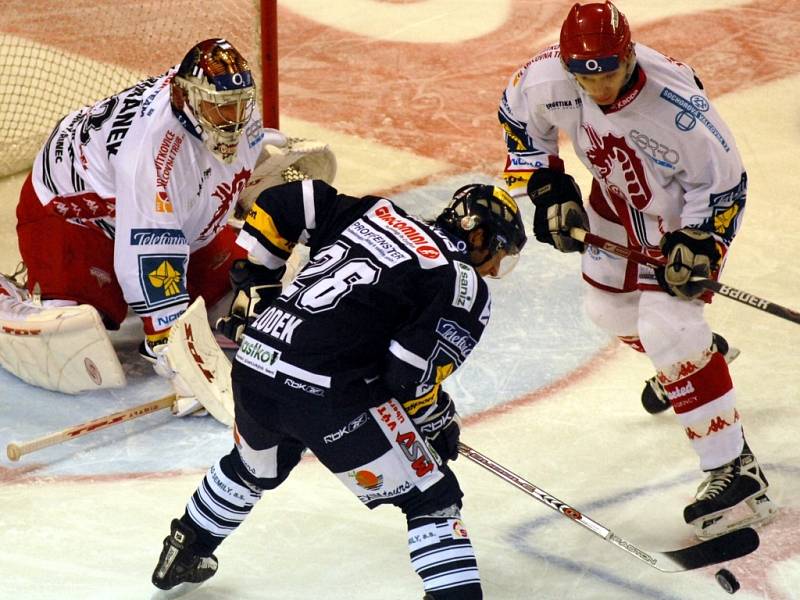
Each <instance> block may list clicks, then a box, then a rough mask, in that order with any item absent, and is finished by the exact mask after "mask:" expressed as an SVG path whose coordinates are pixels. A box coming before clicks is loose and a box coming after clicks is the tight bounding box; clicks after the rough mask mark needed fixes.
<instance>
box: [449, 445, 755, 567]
mask: <svg viewBox="0 0 800 600" xmlns="http://www.w3.org/2000/svg"><path fill="white" fill-rule="evenodd" d="M458 452H459V454H461V455H462V456H465V457H467V458H468V459H469V460H471V461H472V462H474V463H476V464H478V465H480V466H481V467H483V468H484V469H486V470H487V471H489V472H491V473H492V474H493V475H496V476H497V477H499V478H500V479H502V480H504V481H506V482H508V483H510V484H511V485H513V486H514V487H515V488H517V489H519V490H522V491H523V492H525V493H526V494H528V495H529V496H532V497H533V498H535V499H536V500H538V501H539V502H541V503H542V504H544V505H545V506H547V507H548V508H550V509H552V510H554V511H556V512H557V513H560V514H562V515H564V516H565V517H568V518H569V519H572V520H573V521H574V522H575V523H577V524H578V525H581V526H582V527H584V528H585V529H588V530H589V531H591V532H592V533H594V534H595V535H598V536H599V537H601V538H603V539H604V540H605V541H607V542H609V543H611V544H614V545H615V546H616V547H617V548H620V549H622V550H624V551H625V552H627V553H628V554H630V555H632V556H634V557H636V558H638V559H639V560H641V561H642V562H645V563H647V564H648V565H650V566H651V567H653V568H654V569H658V570H659V571H662V572H664V573H677V572H680V571H689V570H692V569H699V568H701V567H707V566H709V565H714V564H717V563H721V562H725V561H728V560H733V559H734V558H740V557H742V556H745V555H746V554H750V553H751V552H752V551H753V550H755V549H756V548H758V544H759V538H758V534H757V533H756V531H755V530H754V529H752V528H750V527H745V528H744V529H737V530H736V531H731V532H729V533H726V534H724V535H721V536H720V537H716V538H713V539H711V540H707V541H705V542H700V543H698V544H695V545H693V546H688V547H686V548H681V549H680V550H670V551H667V552H653V551H652V550H643V549H642V548H639V547H638V546H636V545H635V544H632V543H631V542H629V541H627V540H624V539H622V538H621V537H619V536H618V535H617V534H615V533H614V532H613V531H611V530H610V529H607V528H606V527H604V526H603V525H601V524H600V523H598V522H597V521H593V520H592V519H590V518H589V517H587V516H586V515H584V514H582V513H581V512H580V511H578V510H576V509H574V508H572V507H571V506H570V505H569V504H566V503H565V502H562V501H561V500H559V499H558V498H556V497H554V496H551V495H550V494H548V493H547V492H545V491H544V490H542V489H540V488H538V487H536V486H535V485H533V484H532V483H531V482H529V481H526V480H525V479H523V478H522V477H520V476H519V475H516V474H515V473H512V472H511V471H509V470H508V469H506V468H505V467H503V466H501V465H499V464H497V463H496V462H494V461H493V460H492V459H491V458H489V457H488V456H485V455H483V454H481V453H480V452H478V451H477V450H474V449H473V448H470V447H469V446H467V445H466V444H464V443H461V442H459V444H458Z"/></svg>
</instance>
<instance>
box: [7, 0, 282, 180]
mask: <svg viewBox="0 0 800 600" xmlns="http://www.w3.org/2000/svg"><path fill="white" fill-rule="evenodd" d="M276 4H277V0H262V1H259V0H171V1H170V2H164V1H163V0H115V1H114V2H108V1H106V0H35V1H31V0H4V2H3V10H2V11H0V177H2V176H6V175H9V174H12V173H16V172H18V171H22V170H24V169H27V168H29V167H30V165H31V163H32V161H33V158H34V156H35V155H36V153H37V152H38V150H39V148H40V147H41V145H42V144H43V143H44V141H45V139H46V138H47V136H48V135H49V134H50V131H51V130H52V129H53V127H54V126H55V125H56V123H57V122H58V121H59V119H61V118H62V117H63V116H64V115H65V114H67V113H68V112H70V111H72V110H75V109H77V108H79V107H81V106H83V105H85V104H91V103H93V102H95V101H97V100H100V99H102V98H105V97H106V96H109V95H111V94H114V93H116V92H118V91H120V90H123V89H125V88H126V87H128V86H130V85H132V84H134V83H136V82H137V81H139V80H140V79H143V78H144V77H146V76H150V75H158V74H160V73H163V72H164V71H166V70H167V69H168V68H169V67H171V66H172V65H174V64H177V63H179V62H180V61H181V59H182V58H183V56H184V55H185V54H186V52H187V51H188V50H189V48H191V47H192V46H193V45H194V44H196V43H197V42H199V41H200V40H203V39H207V38H212V37H224V38H226V39H227V40H228V41H230V42H231V43H232V44H233V45H234V46H235V47H236V48H237V49H238V50H239V51H240V52H241V53H242V55H243V56H244V57H245V58H247V60H248V62H249V63H250V66H251V69H252V70H253V73H254V76H255V80H256V84H257V85H258V86H259V90H260V98H261V100H262V104H264V107H263V108H264V112H265V119H264V120H265V125H267V126H273V127H277V81H276V77H273V76H269V75H268V76H267V77H266V84H267V85H264V84H265V78H264V77H263V73H264V72H265V69H266V72H267V73H268V74H270V73H272V72H273V71H274V72H275V73H276V72H277V67H276V66H275V61H276V59H277V57H276V56H275V47H276V39H275V29H276V28H275V22H274V14H275V11H276V8H275V7H276ZM262 5H263V6H262ZM262 38H263V39H266V40H268V43H267V44H263V43H262ZM264 57H266V60H265V59H264ZM267 104H269V106H267ZM273 109H274V111H273ZM271 120H274V121H275V122H270V121H271Z"/></svg>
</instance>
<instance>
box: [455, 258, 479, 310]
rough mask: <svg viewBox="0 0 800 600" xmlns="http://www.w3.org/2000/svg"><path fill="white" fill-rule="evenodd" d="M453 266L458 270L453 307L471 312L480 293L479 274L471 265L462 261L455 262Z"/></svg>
mask: <svg viewBox="0 0 800 600" xmlns="http://www.w3.org/2000/svg"><path fill="white" fill-rule="evenodd" d="M453 266H455V268H456V283H455V292H454V294H453V306H455V307H456V308H463V309H464V310H466V311H467V312H470V311H471V310H472V306H473V305H474V304H475V296H476V295H477V292H478V274H477V273H476V272H475V269H473V268H472V267H471V266H470V265H468V264H466V263H463V262H460V261H454V262H453Z"/></svg>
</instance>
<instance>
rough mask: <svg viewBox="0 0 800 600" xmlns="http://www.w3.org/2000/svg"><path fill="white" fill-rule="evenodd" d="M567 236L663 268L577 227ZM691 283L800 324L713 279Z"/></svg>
mask: <svg viewBox="0 0 800 600" xmlns="http://www.w3.org/2000/svg"><path fill="white" fill-rule="evenodd" d="M569 235H570V237H571V238H573V239H576V240H578V241H579V242H583V243H584V244H589V245H590V246H594V247H595V248H599V249H600V250H605V251H606V252H609V253H611V254H615V255H616V256H620V257H622V258H627V259H628V260H630V261H631V262H635V263H638V264H640V265H645V266H646V267H651V268H653V269H657V268H658V267H663V266H664V263H663V262H662V261H660V260H658V259H657V258H653V257H652V256H647V255H646V254H644V253H642V252H639V251H637V250H634V249H633V248H627V247H626V246H622V245H620V244H617V243H615V242H612V241H611V240H607V239H605V238H602V237H600V236H599V235H595V234H593V233H590V232H588V231H584V230H583V229H579V228H578V227H573V228H572V229H570V230H569ZM692 281H694V282H696V283H698V284H700V285H701V286H702V287H704V288H706V289H708V290H712V291H713V292H715V293H717V294H719V295H720V296H725V297H726V298H730V299H731V300H736V301H737V302H741V303H742V304H746V305H747V306H752V307H753V308H756V309H758V310H761V311H764V312H767V313H769V314H771V315H775V316H776V317H780V318H782V319H786V320H787V321H792V322H794V323H798V324H800V313H799V312H797V311H794V310H792V309H790V308H786V307H784V306H780V305H778V304H775V303H773V302H770V301H769V300H765V299H764V298H759V297H758V296H756V295H754V294H751V293H749V292H745V291H743V290H738V289H736V288H734V287H731V286H729V285H725V284H723V283H720V282H719V281H714V280H713V279H706V278H705V277H692Z"/></svg>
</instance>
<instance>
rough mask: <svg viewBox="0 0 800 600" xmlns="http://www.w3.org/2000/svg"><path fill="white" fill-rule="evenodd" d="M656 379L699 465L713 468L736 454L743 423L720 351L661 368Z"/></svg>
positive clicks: (739, 448) (740, 446)
mask: <svg viewBox="0 0 800 600" xmlns="http://www.w3.org/2000/svg"><path fill="white" fill-rule="evenodd" d="M658 380H659V381H660V382H661V384H662V385H663V386H664V390H665V391H666V392H667V396H668V397H669V399H670V402H672V408H673V410H674V411H675V414H676V415H677V416H678V420H679V421H680V423H681V425H683V427H684V431H685V432H686V435H687V437H688V438H689V440H690V441H691V443H692V446H694V449H695V451H696V452H697V454H698V456H699V457H700V468H701V469H703V470H704V471H708V470H710V469H715V468H717V467H719V466H721V465H723V464H725V463H728V462H730V461H731V460H733V459H734V458H736V457H737V456H739V454H740V453H741V451H742V444H743V439H744V438H743V437H742V425H741V423H740V421H739V413H738V411H737V410H736V393H735V390H734V388H733V382H732V381H731V376H730V372H729V371H728V364H727V363H726V362H725V358H724V357H723V356H722V354H720V353H719V352H711V351H710V350H709V351H706V352H704V353H703V355H702V356H701V357H700V358H699V359H697V360H689V361H684V362H681V363H677V364H675V365H673V366H672V367H671V368H670V369H669V370H668V372H667V371H660V372H659V374H658Z"/></svg>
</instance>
